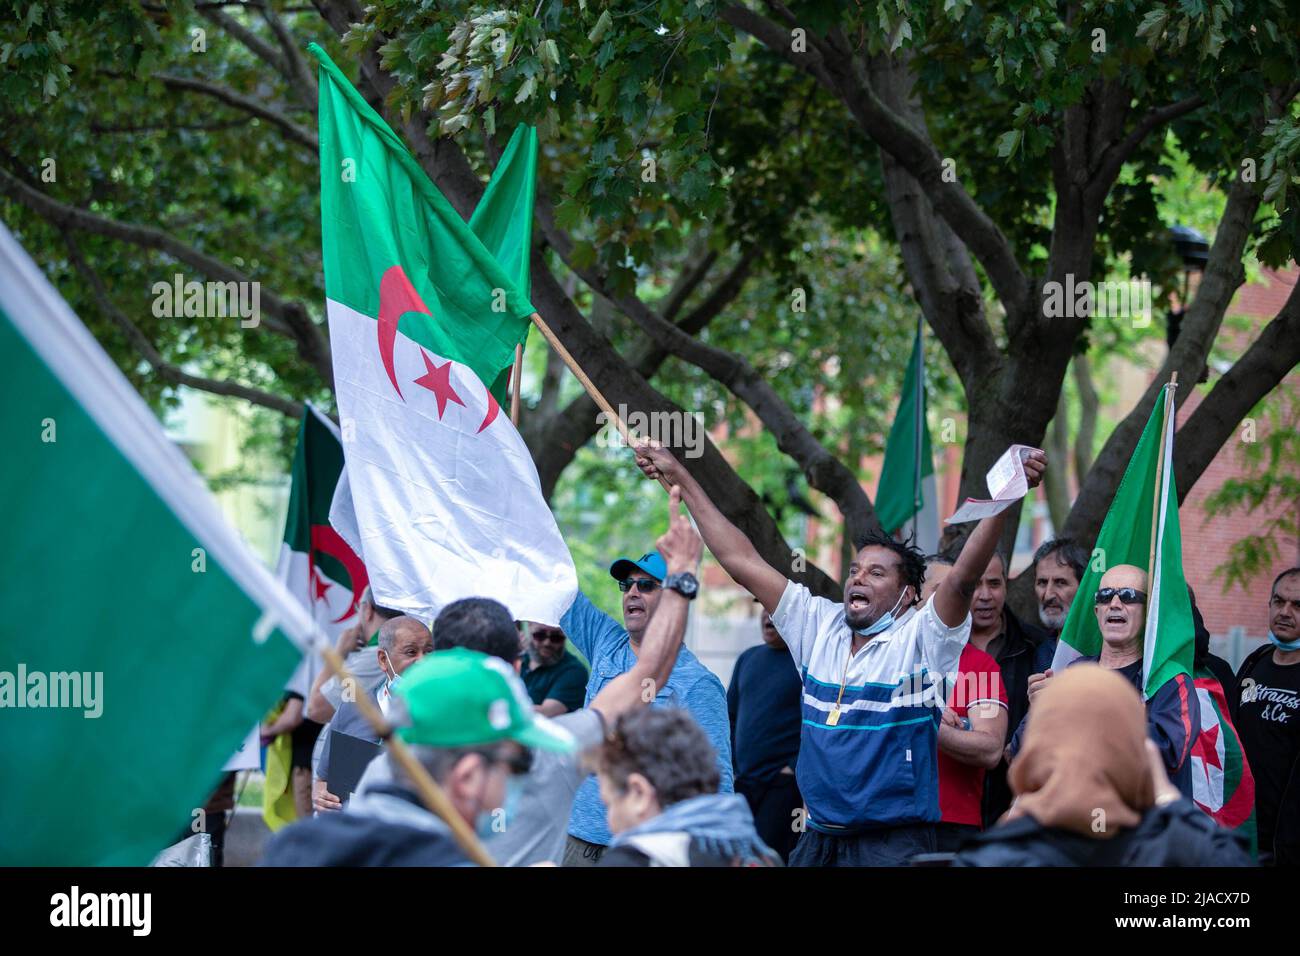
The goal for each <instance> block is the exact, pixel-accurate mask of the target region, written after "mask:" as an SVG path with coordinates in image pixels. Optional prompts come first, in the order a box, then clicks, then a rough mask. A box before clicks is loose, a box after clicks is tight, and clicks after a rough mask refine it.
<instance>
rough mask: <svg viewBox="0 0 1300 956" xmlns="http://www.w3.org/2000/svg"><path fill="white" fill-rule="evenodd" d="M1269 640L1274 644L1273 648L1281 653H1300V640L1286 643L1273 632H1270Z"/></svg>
mask: <svg viewBox="0 0 1300 956" xmlns="http://www.w3.org/2000/svg"><path fill="white" fill-rule="evenodd" d="M1268 639H1269V640H1270V641H1272V642H1273V646H1274V647H1276V648H1277V649H1278V650H1279V651H1300V639H1296V640H1294V641H1284V640H1282V639H1281V638H1280V637H1278V636H1277V635H1276V634H1274V633H1273V632H1272V631H1269V632H1268Z"/></svg>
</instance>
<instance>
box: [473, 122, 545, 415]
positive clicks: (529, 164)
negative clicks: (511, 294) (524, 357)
mask: <svg viewBox="0 0 1300 956" xmlns="http://www.w3.org/2000/svg"><path fill="white" fill-rule="evenodd" d="M536 189H537V130H535V129H533V127H531V126H525V125H523V124H522V123H521V124H520V125H519V126H516V127H515V132H514V135H513V136H511V137H510V142H509V143H508V144H507V145H506V150H505V152H504V153H502V154H501V161H500V162H499V163H497V168H496V170H495V171H494V172H493V173H492V178H491V179H490V180H488V184H487V188H486V189H485V190H484V191H483V198H482V199H480V200H479V203H478V206H477V207H475V209H474V215H472V216H470V217H469V227H470V229H471V230H472V231H473V233H474V235H476V236H478V237H479V240H480V241H481V242H482V243H483V245H484V246H485V247H486V248H487V250H488V252H490V253H492V255H493V257H494V258H495V259H496V260H497V262H499V263H501V268H503V269H505V271H506V274H507V275H508V276H510V278H511V279H513V280H514V283H515V286H516V288H518V289H519V291H520V292H521V293H522V294H523V296H524V298H527V297H528V296H529V294H530V292H531V290H532V286H533V282H532V270H531V269H530V268H529V260H530V259H531V253H532V248H533V198H534V195H535V194H536ZM528 329H529V325H528V323H524V325H523V328H522V330H521V334H520V336H519V341H518V342H517V343H516V344H518V345H523V344H524V340H525V339H527V338H528ZM509 378H510V368H509V367H507V368H504V369H502V370H501V372H500V374H498V375H497V377H496V379H495V380H493V382H492V394H493V395H495V396H496V399H497V401H499V402H503V401H505V399H506V393H507V389H508V381H509Z"/></svg>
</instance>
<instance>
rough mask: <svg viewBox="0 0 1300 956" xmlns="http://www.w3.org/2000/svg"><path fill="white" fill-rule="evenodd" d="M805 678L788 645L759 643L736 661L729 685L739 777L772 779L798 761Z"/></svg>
mask: <svg viewBox="0 0 1300 956" xmlns="http://www.w3.org/2000/svg"><path fill="white" fill-rule="evenodd" d="M802 700H803V681H802V680H801V679H800V675H799V669H798V668H797V667H795V666H794V661H792V660H791V659H790V652H789V651H788V650H786V649H785V648H784V647H776V648H773V647H769V646H768V645H766V644H759V645H758V646H757V647H751V648H750V649H749V650H747V651H745V652H744V653H743V654H741V655H740V657H739V658H737V660H736V669H735V670H734V671H732V672H731V683H730V684H729V685H728V686H727V714H728V716H729V717H730V718H731V754H732V762H733V765H734V766H735V770H736V781H737V782H738V783H743V784H763V783H768V782H770V781H772V780H774V779H776V777H777V776H778V775H779V774H780V773H781V769H782V768H783V767H789V768H791V769H792V770H793V769H794V765H795V762H796V761H797V760H798V759H799V734H800V731H801V730H802V727H803V715H802V713H801V712H800V702H801V701H802Z"/></svg>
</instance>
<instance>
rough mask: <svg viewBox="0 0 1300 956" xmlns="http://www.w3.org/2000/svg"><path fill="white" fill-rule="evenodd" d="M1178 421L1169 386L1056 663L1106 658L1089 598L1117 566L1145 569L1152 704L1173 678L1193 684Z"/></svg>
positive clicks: (1104, 532) (1146, 669)
mask: <svg viewBox="0 0 1300 956" xmlns="http://www.w3.org/2000/svg"><path fill="white" fill-rule="evenodd" d="M1173 414H1174V402H1173V388H1172V387H1171V386H1169V385H1166V386H1165V387H1164V389H1163V391H1162V392H1161V398H1160V400H1159V401H1157V402H1156V404H1155V408H1153V409H1152V410H1151V418H1150V419H1149V420H1148V421H1147V425H1146V428H1145V429H1143V431H1142V437H1141V438H1140V439H1139V440H1138V443H1137V447H1136V448H1135V449H1134V450H1133V457H1132V459H1131V460H1130V461H1129V463H1128V467H1127V468H1126V469H1125V470H1124V477H1123V478H1122V479H1121V480H1120V483H1119V488H1118V489H1117V490H1116V492H1115V498H1114V500H1113V501H1112V502H1111V505H1110V510H1109V511H1108V512H1106V520H1105V521H1104V522H1103V523H1102V526H1101V533H1100V534H1099V535H1098V536H1097V547H1096V549H1095V550H1094V551H1093V559H1092V561H1091V562H1090V563H1089V565H1088V568H1087V570H1086V571H1085V572H1084V575H1083V580H1082V581H1081V582H1079V597H1078V599H1077V600H1076V601H1075V602H1074V603H1073V604H1072V605H1070V613H1069V616H1068V617H1067V618H1066V619H1065V625H1064V627H1063V628H1062V630H1061V639H1060V642H1059V643H1058V644H1057V646H1056V656H1055V658H1054V659H1053V661H1052V668H1053V670H1058V671H1059V670H1060V669H1061V668H1063V667H1066V666H1067V665H1068V664H1069V663H1070V662H1071V661H1073V660H1075V659H1076V658H1078V657H1095V656H1097V655H1098V654H1100V653H1101V645H1102V641H1101V631H1100V629H1099V628H1098V627H1097V615H1096V613H1095V610H1094V605H1093V602H1092V596H1093V595H1094V594H1095V593H1096V592H1097V589H1098V588H1099V587H1100V586H1101V578H1102V575H1103V574H1104V573H1105V572H1106V569H1107V568H1113V567H1115V566H1116V565H1120V564H1131V565H1134V566H1136V567H1139V568H1143V569H1145V570H1146V571H1147V603H1146V632H1145V634H1144V636H1143V640H1142V650H1143V663H1142V673H1143V675H1144V678H1145V690H1146V697H1147V699H1148V700H1150V699H1151V697H1152V696H1153V695H1154V694H1155V692H1156V691H1158V690H1159V689H1160V688H1161V687H1162V686H1164V684H1165V683H1167V682H1168V681H1170V680H1172V679H1173V677H1174V676H1175V675H1177V674H1186V675H1187V676H1188V677H1189V678H1190V677H1191V673H1192V657H1193V653H1194V651H1195V641H1196V638H1195V630H1194V628H1193V626H1192V602H1191V598H1190V597H1189V596H1188V593H1187V581H1186V580H1185V579H1184V577H1183V540H1182V534H1181V533H1180V531H1179V527H1178V494H1177V490H1176V488H1175V486H1174V480H1173V477H1174V468H1173V462H1174V427H1173ZM1157 492H1158V493H1157ZM1157 505H1158V506H1159V507H1158V510H1157ZM1153 535H1154V537H1155V544H1154V546H1153V545H1152V536H1153Z"/></svg>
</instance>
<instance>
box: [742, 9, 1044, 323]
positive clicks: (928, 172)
mask: <svg viewBox="0 0 1300 956" xmlns="http://www.w3.org/2000/svg"><path fill="white" fill-rule="evenodd" d="M721 15H722V18H723V19H724V20H726V21H727V22H728V23H730V24H732V25H733V26H735V27H736V28H737V29H740V30H743V31H744V32H746V33H748V34H750V36H753V37H754V38H755V39H757V40H759V41H761V42H762V43H763V44H764V45H765V46H767V47H768V48H769V49H771V50H772V51H773V52H775V53H777V54H779V55H781V56H782V57H784V58H785V59H786V60H788V61H789V62H791V63H793V64H795V65H796V66H798V67H800V68H801V69H804V70H807V71H808V72H809V73H810V74H811V75H813V76H815V77H816V78H817V80H818V82H821V83H822V84H823V85H825V86H827V88H828V89H830V90H831V91H832V92H834V93H835V94H836V95H837V96H838V97H839V99H840V100H841V101H842V102H843V103H844V105H845V106H846V107H848V110H849V113H850V115H852V116H853V118H854V120H856V121H857V124H858V126H859V127H861V128H862V130H863V132H865V133H866V134H867V135H868V136H869V137H870V138H871V139H872V141H874V142H875V143H876V144H877V145H879V146H880V147H881V148H882V149H884V150H886V151H887V152H889V154H890V155H892V156H893V157H894V158H895V159H897V160H898V162H899V163H900V164H902V166H903V167H904V168H905V169H906V170H907V171H908V172H909V173H910V174H911V175H912V176H913V177H914V178H915V179H916V181H917V182H918V183H919V184H920V186H921V188H922V189H923V190H925V193H926V195H927V196H928V197H929V199H930V203H931V205H933V207H934V210H935V212H937V213H938V214H939V215H940V216H942V217H943V218H944V219H945V220H946V221H947V223H948V225H949V226H951V227H952V230H953V232H954V233H956V234H957V236H958V237H959V238H960V239H961V241H962V242H963V243H965V245H966V247H967V248H968V249H970V251H971V253H972V254H973V255H974V256H975V258H976V259H978V260H979V262H980V264H981V265H982V266H983V267H984V271H985V272H986V273H988V276H989V281H990V282H992V284H993V287H994V289H995V290H996V291H997V294H998V297H999V298H1000V299H1001V300H1002V304H1003V306H1004V307H1005V308H1006V310H1007V312H1008V313H1020V312H1022V311H1023V310H1024V309H1025V308H1026V306H1027V305H1028V303H1029V299H1030V296H1029V282H1028V279H1027V278H1026V277H1025V275H1024V273H1023V272H1022V271H1021V269H1020V265H1019V263H1018V262H1017V261H1016V257H1015V253H1014V252H1013V250H1012V248H1011V243H1010V242H1009V241H1008V240H1007V238H1006V236H1005V235H1003V234H1002V230H1000V229H999V228H998V227H997V225H996V224H995V223H994V222H993V221H992V220H991V219H989V217H988V216H987V215H986V214H985V212H984V210H983V209H981V208H980V207H979V205H978V204H977V203H976V202H975V200H974V199H972V198H971V196H970V194H969V193H967V192H966V190H965V189H964V188H963V187H962V185H961V183H960V182H957V181H951V182H949V181H946V177H945V170H944V164H943V157H942V156H940V155H939V152H938V150H937V149H935V147H934V144H933V143H932V142H931V140H930V138H929V137H928V136H926V135H924V134H922V133H921V132H919V131H918V130H917V129H915V128H914V127H913V126H912V125H911V124H909V123H908V122H906V121H905V120H904V119H903V118H902V117H900V116H899V115H898V114H897V113H895V112H894V111H893V110H891V109H889V107H888V106H886V105H885V103H884V102H882V100H881V99H880V97H879V96H878V95H877V94H876V91H875V90H874V89H873V88H872V85H871V81H870V79H869V78H868V76H867V73H866V70H865V68H864V66H863V63H862V61H861V60H860V59H859V58H858V57H857V56H856V54H855V53H854V51H853V47H852V45H851V44H849V43H848V42H847V40H845V39H844V38H843V35H842V34H840V33H839V32H838V30H832V31H831V33H830V34H828V36H827V41H826V42H825V43H821V42H817V43H814V50H815V52H810V53H808V54H795V53H793V51H791V50H790V46H791V43H790V31H789V30H788V29H786V28H784V27H781V26H780V25H778V24H776V23H773V22H772V21H771V20H768V19H767V18H766V17H763V16H761V15H760V14H757V13H755V12H754V11H752V10H749V9H747V8H745V7H741V6H738V5H736V4H729V5H727V6H724V7H723V8H722V10H721ZM810 39H811V37H810ZM828 51H832V52H833V53H834V56H828V55H827V54H828Z"/></svg>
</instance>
